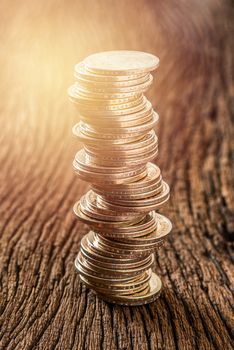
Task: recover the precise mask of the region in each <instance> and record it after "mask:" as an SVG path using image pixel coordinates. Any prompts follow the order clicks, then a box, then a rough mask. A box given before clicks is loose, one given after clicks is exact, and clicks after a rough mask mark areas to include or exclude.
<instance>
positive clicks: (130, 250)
mask: <svg viewBox="0 0 234 350" xmlns="http://www.w3.org/2000/svg"><path fill="white" fill-rule="evenodd" d="M158 64H159V59H158V58H157V57H155V56H153V55H151V54H148V53H144V52H138V51H108V52H102V53H97V54H93V55H91V56H88V57H87V58H86V59H85V60H84V61H83V62H81V63H79V64H77V65H76V66H75V78H76V82H75V84H74V85H72V86H71V87H70V88H69V92H68V93H69V97H70V99H71V100H72V102H74V104H75V106H76V108H77V110H78V112H79V116H80V122H79V123H78V124H76V125H75V126H74V128H73V133H74V135H75V136H76V137H77V138H78V140H80V141H81V142H82V143H83V145H84V148H83V149H82V150H80V151H79V152H78V153H77V154H76V156H75V159H74V162H73V166H74V170H75V172H76V174H77V175H78V176H79V177H80V179H82V180H84V181H87V182H89V183H90V184H91V189H90V190H89V191H88V192H87V193H86V194H85V195H84V196H83V197H82V198H81V199H80V201H78V202H77V203H76V204H75V206H74V212H75V214H76V215H77V217H78V218H79V219H80V220H81V221H82V222H84V223H86V224H87V225H89V227H90V229H91V231H90V232H89V233H88V234H87V235H86V236H84V237H83V239H82V241H81V248H80V252H79V254H78V256H77V258H76V261H75V266H76V268H77V270H78V271H79V274H80V278H81V280H82V281H83V282H84V283H85V284H86V286H88V287H89V288H91V289H93V290H94V291H95V292H96V293H97V294H98V295H100V297H101V298H103V299H104V300H106V301H109V302H113V303H118V304H123V305H140V304H145V303H149V302H152V301H154V300H155V299H156V298H157V297H158V296H159V294H160V290H161V285H162V284H161V280H160V278H159V277H158V276H157V275H156V274H155V273H154V272H153V271H152V267H153V265H154V253H155V251H156V250H157V249H158V248H159V247H160V246H161V245H162V244H163V242H164V240H165V238H166V237H167V236H168V234H169V233H170V231H171V227H172V226H171V222H170V221H169V220H168V219H167V218H166V217H165V216H163V215H160V214H158V213H157V212H156V211H157V209H158V208H160V207H161V206H162V205H163V204H164V203H165V202H166V201H167V200H168V198H169V186H168V185H167V184H166V182H164V181H163V180H162V176H161V172H160V169H159V168H158V167H157V166H156V165H155V164H153V163H151V162H152V161H153V160H154V158H155V157H156V156H157V154H158V139H157V136H156V134H155V132H154V127H155V125H156V123H157V122H158V115H157V113H156V112H155V111H154V110H153V108H152V105H151V103H150V102H149V101H148V100H147V99H146V97H145V96H144V94H143V93H144V92H145V91H146V90H147V89H148V88H149V87H150V85H151V84H152V81H153V78H152V75H151V74H150V72H151V71H153V70H154V69H155V68H157V66H158Z"/></svg>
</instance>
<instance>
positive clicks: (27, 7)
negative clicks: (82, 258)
mask: <svg viewBox="0 0 234 350" xmlns="http://www.w3.org/2000/svg"><path fill="white" fill-rule="evenodd" d="M0 13H1V15H0V16H1V20H0V50H1V51H0V52H1V55H0V71H1V80H0V140H1V141H0V142H1V147H0V162H1V164H0V188H1V189H0V236H1V240H0V248H1V252H0V289H1V299H0V349H9V350H22V349H23V350H24V349H27V350H28V349H43V350H44V349H45V350H49V349H63V350H70V349H92V350H93V349H94V350H96V349H105V350H106V349H111V350H114V349H121V350H123V349H134V350H135V349H141V350H145V349H205V350H207V349H232V348H233V343H232V340H233V299H232V288H233V279H234V278H233V277H234V276H233V270H232V243H233V231H234V214H233V213H234V191H233V187H234V172H233V162H234V152H233V148H234V141H233V139H234V132H233V131H234V128H233V106H234V100H233V94H234V84H233V46H234V45H233V37H234V23H233V22H234V17H233V9H232V7H231V2H228V1H218V0H206V1H192V0H189V1H176V0H171V1H144V0H135V1H130V0H125V1H124V0H119V1H91V0H86V1H68V0H67V1H65V0H64V1H55V0H53V1H47V2H46V1H44V2H43V1H36V0H32V1H28V2H26V1H20V2H13V1H9V0H8V1H6V0H3V1H1V5H0ZM109 49H136V50H143V51H148V52H151V53H154V54H156V55H158V56H159V57H160V59H161V66H160V68H159V69H158V71H157V72H156V74H155V80H154V85H153V87H152V88H151V90H150V91H149V93H148V97H149V99H151V101H152V103H153V105H154V107H155V109H156V110H157V112H158V113H159V115H160V117H161V118H160V123H159V126H158V127H157V134H158V136H159V141H160V144H159V145H160V150H159V151H160V152H159V157H158V159H157V160H156V162H157V164H158V165H159V166H160V167H161V169H162V171H163V175H164V178H165V179H166V180H167V182H168V183H169V184H170V186H171V200H170V203H169V204H168V205H167V207H165V208H164V209H163V210H162V212H163V213H164V214H165V215H167V216H168V217H169V218H170V219H171V220H172V222H173V226H174V228H173V234H172V235H171V237H170V239H169V240H168V243H167V244H166V245H165V247H164V248H162V249H161V250H160V252H159V255H158V256H157V258H156V268H157V271H158V273H159V274H160V275H161V276H162V280H163V283H164V291H163V293H162V295H161V297H160V299H158V300H157V301H156V302H154V303H152V304H150V305H146V306H140V307H132V308H129V307H121V306H116V305H109V304H107V303H105V302H103V301H101V300H99V299H97V298H96V296H95V295H94V294H93V293H92V292H90V291H89V290H87V289H86V288H85V287H84V286H82V285H81V284H80V282H79V277H78V274H77V273H76V271H75V268H74V259H75V256H76V254H77V252H78V250H79V242H80V239H81V237H82V235H83V234H85V233H86V232H87V230H88V228H87V227H86V226H84V225H83V224H81V223H79V222H78V221H77V220H76V219H75V217H74V215H73V213H72V205H73V203H74V202H75V201H76V200H77V199H78V198H79V197H80V196H81V195H82V194H83V193H84V192H85V191H86V190H87V184H84V183H82V182H81V181H80V180H79V179H78V178H76V177H75V175H74V174H73V172H72V159H73V156H74V154H75V152H76V151H77V150H78V149H79V148H80V146H81V145H79V144H78V143H77V142H76V140H75V139H73V138H72V134H71V128H72V125H73V124H74V123H75V122H77V121H78V120H79V116H78V115H77V114H76V112H75V110H74V107H73V106H72V105H71V103H70V102H69V101H68V98H67V92H66V90H67V88H68V86H69V85H70V84H71V83H72V82H73V67H74V64H75V63H77V62H78V61H80V60H82V59H83V58H84V57H85V56H87V55H88V54H90V53H92V52H96V51H102V50H109Z"/></svg>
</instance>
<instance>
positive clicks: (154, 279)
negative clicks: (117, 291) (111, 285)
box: [98, 272, 162, 306]
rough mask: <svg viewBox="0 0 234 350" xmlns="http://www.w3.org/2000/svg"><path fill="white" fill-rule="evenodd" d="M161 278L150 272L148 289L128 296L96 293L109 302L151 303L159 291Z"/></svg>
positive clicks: (131, 304)
mask: <svg viewBox="0 0 234 350" xmlns="http://www.w3.org/2000/svg"><path fill="white" fill-rule="evenodd" d="M161 288H162V282H161V279H160V278H159V277H158V276H157V275H156V274H155V273H154V272H152V275H151V278H150V280H149V283H148V289H146V290H145V292H143V293H142V292H140V293H135V294H132V295H129V296H109V295H108V294H107V295H106V294H103V293H98V295H99V296H100V297H101V298H102V299H103V300H105V301H107V302H109V303H117V304H120V305H128V306H137V305H144V304H147V303H152V302H153V301H155V300H156V299H157V298H158V297H159V295H160V292H161Z"/></svg>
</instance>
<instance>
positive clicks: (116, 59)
mask: <svg viewBox="0 0 234 350" xmlns="http://www.w3.org/2000/svg"><path fill="white" fill-rule="evenodd" d="M83 62H84V66H85V68H86V69H87V70H88V71H91V72H94V73H97V74H104V75H105V74H108V75H118V76H119V75H129V73H131V74H142V73H147V72H150V71H152V70H154V69H156V68H157V67H158V65H159V59H158V57H156V56H154V55H152V54H149V53H145V52H140V51H126V50H121V51H105V52H100V53H96V54H93V55H90V56H88V57H87V58H85V60H84V61H83Z"/></svg>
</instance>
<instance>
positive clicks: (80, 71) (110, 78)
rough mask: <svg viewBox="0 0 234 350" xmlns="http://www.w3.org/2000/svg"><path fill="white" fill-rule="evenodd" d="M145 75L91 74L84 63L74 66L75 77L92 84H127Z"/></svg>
mask: <svg viewBox="0 0 234 350" xmlns="http://www.w3.org/2000/svg"><path fill="white" fill-rule="evenodd" d="M145 75H146V74H145V73H142V74H131V75H122V76H121V75H116V76H114V75H106V74H105V75H99V74H97V73H92V72H90V71H88V70H86V69H85V65H84V62H80V63H78V64H76V65H75V77H77V76H78V77H82V78H84V79H87V80H89V81H93V82H99V81H101V82H111V83H118V82H120V83H121V82H128V81H131V80H135V79H140V78H141V77H144V76H145Z"/></svg>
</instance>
